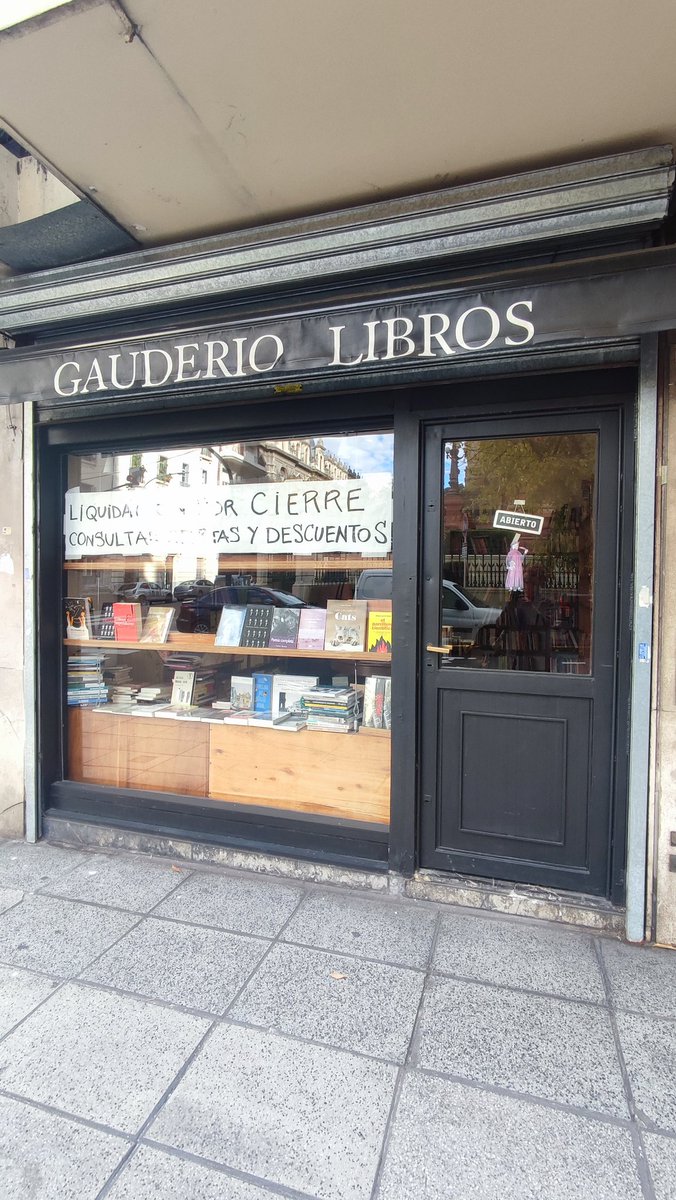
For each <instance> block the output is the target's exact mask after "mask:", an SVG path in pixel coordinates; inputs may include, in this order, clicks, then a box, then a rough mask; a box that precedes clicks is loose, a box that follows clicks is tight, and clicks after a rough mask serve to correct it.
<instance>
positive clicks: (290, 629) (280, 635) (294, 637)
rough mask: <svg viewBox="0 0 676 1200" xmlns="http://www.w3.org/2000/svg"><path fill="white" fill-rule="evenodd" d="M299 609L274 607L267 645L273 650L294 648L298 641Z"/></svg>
mask: <svg viewBox="0 0 676 1200" xmlns="http://www.w3.org/2000/svg"><path fill="white" fill-rule="evenodd" d="M299 624H300V609H298V608H276V609H275V611H274V613H273V615H272V625H271V626H270V641H269V642H268V646H269V647H270V649H271V650H272V649H275V650H295V649H296V642H297V641H298V627H299Z"/></svg>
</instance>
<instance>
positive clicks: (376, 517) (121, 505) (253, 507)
mask: <svg viewBox="0 0 676 1200" xmlns="http://www.w3.org/2000/svg"><path fill="white" fill-rule="evenodd" d="M63 530H64V539H65V553H66V558H67V559H73V558H89V557H92V556H98V555H103V554H106V555H107V554H113V555H115V556H122V557H125V556H137V555H143V554H153V555H156V556H164V557H166V556H167V555H169V554H180V553H183V552H189V553H192V554H200V553H202V554H204V553H207V552H209V551H210V552H212V553H213V551H216V552H217V553H220V554H232V553H237V554H265V555H269V554H294V555H303V554H316V553H325V554H335V553H336V552H338V553H340V552H342V553H349V554H368V555H380V554H383V555H384V554H388V553H389V551H390V550H391V548H392V476H391V475H388V474H381V475H366V476H363V477H362V478H360V479H348V480H339V481H336V482H334V481H328V482H326V481H323V480H322V481H320V482H314V481H307V480H300V481H298V482H294V483H265V484H233V485H226V486H224V487H200V488H195V489H189V488H176V489H175V490H172V488H171V486H169V487H164V486H162V485H161V484H154V485H149V486H148V487H146V488H140V489H130V490H118V489H115V490H113V491H107V492H81V491H80V490H79V488H73V489H71V490H70V491H68V492H66V499H65V511H64V519H63Z"/></svg>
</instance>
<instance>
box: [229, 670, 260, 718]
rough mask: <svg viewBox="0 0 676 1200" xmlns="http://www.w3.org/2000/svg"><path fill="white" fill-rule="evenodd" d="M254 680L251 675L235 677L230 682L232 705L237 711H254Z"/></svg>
mask: <svg viewBox="0 0 676 1200" xmlns="http://www.w3.org/2000/svg"><path fill="white" fill-rule="evenodd" d="M253 686H254V685H253V679H252V678H251V676H250V675H233V676H232V679H231V680H230V704H231V706H232V708H233V710H235V711H238V712H239V711H241V710H242V709H248V710H249V711H251V709H253Z"/></svg>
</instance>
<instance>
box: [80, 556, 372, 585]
mask: <svg viewBox="0 0 676 1200" xmlns="http://www.w3.org/2000/svg"><path fill="white" fill-rule="evenodd" d="M143 567H146V568H147V567H155V568H156V570H158V571H170V570H171V561H168V562H167V561H165V560H164V559H160V558H157V559H152V558H136V559H132V558H110V559H107V558H105V557H103V556H101V558H95V559H87V560H84V561H83V560H82V559H78V560H77V561H75V560H72V561H70V562H66V563H64V570H66V571H90V572H95V571H133V570H134V569H135V568H143ZM367 568H368V569H370V570H378V569H380V568H382V570H383V571H390V570H391V569H392V559H391V558H362V557H361V555H356V554H351V555H346V556H345V557H344V558H313V556H312V555H311V554H308V555H304V554H303V555H296V556H295V557H294V556H293V555H285V554H274V555H270V556H263V555H256V554H250V555H245V556H243V557H240V558H234V557H233V558H228V559H227V560H226V561H225V564H224V566H223V569H222V571H221V572H220V573H221V574H223V575H225V574H227V573H228V572H229V571H253V572H255V571H289V570H292V569H295V570H297V571H365V570H366V569H367ZM224 586H226V587H227V586H229V585H228V584H225V585H224ZM235 586H236V585H235Z"/></svg>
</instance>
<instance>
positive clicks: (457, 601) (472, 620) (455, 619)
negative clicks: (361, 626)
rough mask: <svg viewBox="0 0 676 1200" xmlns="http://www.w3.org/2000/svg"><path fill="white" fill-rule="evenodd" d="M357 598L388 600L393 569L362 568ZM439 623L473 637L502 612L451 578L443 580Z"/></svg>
mask: <svg viewBox="0 0 676 1200" xmlns="http://www.w3.org/2000/svg"><path fill="white" fill-rule="evenodd" d="M354 594H355V597H356V598H357V599H358V600H391V599H392V572H391V571H388V570H384V569H383V568H374V569H372V570H370V571H362V573H361V575H360V576H359V579H358V580H357V586H356V587H355V590H354ZM442 599H443V603H442V614H441V624H442V625H445V626H448V628H449V629H452V630H454V632H457V633H459V634H460V635H461V637H462V639H463V640H465V639H467V640H470V639H471V640H472V641H475V640H476V636H477V633H478V631H479V629H481V628H482V627H483V626H484V625H495V623H496V621H498V620H499V619H500V617H501V615H502V609H501V608H488V607H486V606H485V605H483V604H481V603H479V602H478V600H477V598H475V597H474V596H472V594H471V593H470V592H468V591H466V590H465V589H464V588H461V587H460V585H459V584H457V583H453V581H452V580H450V579H444V580H442Z"/></svg>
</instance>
